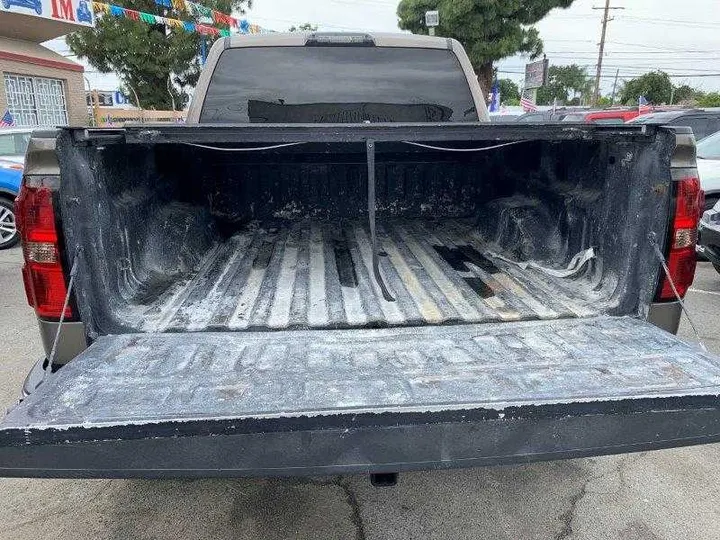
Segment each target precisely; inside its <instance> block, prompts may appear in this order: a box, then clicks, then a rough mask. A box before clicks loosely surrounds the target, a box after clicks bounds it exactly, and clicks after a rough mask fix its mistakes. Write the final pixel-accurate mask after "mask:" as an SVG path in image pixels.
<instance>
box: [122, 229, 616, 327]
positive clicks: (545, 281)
mask: <svg viewBox="0 0 720 540" xmlns="http://www.w3.org/2000/svg"><path fill="white" fill-rule="evenodd" d="M378 248H379V250H380V253H381V257H380V259H381V269H382V274H383V276H384V279H385V283H386V284H387V286H388V288H389V289H390V292H391V293H392V295H393V296H394V297H395V298H396V301H394V302H391V301H386V300H385V299H384V298H383V296H382V293H381V290H380V288H379V287H378V285H377V283H376V282H375V279H374V278H373V274H372V248H371V243H370V235H369V232H368V228H367V223H366V222H360V221H358V222H345V223H342V224H341V223H333V224H329V223H320V222H313V221H304V222H296V223H293V224H291V225H288V224H287V222H286V223H285V224H273V225H268V224H263V225H262V226H261V225H257V224H256V225H253V226H249V227H247V228H246V229H244V230H243V231H242V232H239V233H237V234H235V235H234V236H233V237H232V238H230V239H229V240H228V241H227V242H224V243H222V244H218V245H217V246H216V247H215V248H214V249H213V250H211V252H210V253H209V254H208V255H207V257H206V258H205V260H204V261H203V263H202V265H201V267H200V269H199V271H198V272H197V274H196V275H195V276H194V277H193V278H192V279H190V280H188V281H186V282H184V283H179V284H177V285H176V286H174V287H172V288H171V289H169V290H168V291H166V292H165V293H164V294H163V295H162V296H161V297H160V298H159V299H158V300H157V301H155V302H154V303H152V304H150V305H136V306H134V308H133V309H129V310H127V312H126V316H127V317H129V318H132V319H133V320H128V322H129V323H131V324H136V325H138V327H140V328H141V329H143V330H145V331H163V330H174V329H177V330H180V329H182V330H228V329H230V330H244V329H279V328H347V327H367V326H370V327H372V326H393V325H418V324H442V323H451V322H452V323H474V322H491V321H505V320H532V319H554V318H563V317H578V316H591V315H596V314H599V313H601V312H602V311H603V310H605V309H607V307H608V305H607V299H608V297H609V296H610V293H609V292H608V290H607V284H605V287H603V286H602V285H601V280H600V276H599V273H600V269H599V268H598V267H597V265H594V264H590V265H588V267H587V269H586V271H585V272H584V273H582V274H580V275H579V276H577V277H575V278H572V279H571V278H556V277H550V276H548V275H545V274H543V273H542V272H539V271H537V270H532V269H522V268H520V267H519V266H518V265H515V264H512V263H509V262H506V261H503V260H501V259H498V258H495V257H493V256H492V255H490V250H489V248H488V247H487V246H486V245H484V243H483V242H482V240H481V239H480V238H479V236H478V235H477V233H476V231H475V230H474V228H473V226H472V223H471V222H470V221H464V220H448V219H445V220H438V221H430V220H398V221H390V222H388V221H383V222H380V223H378Z"/></svg>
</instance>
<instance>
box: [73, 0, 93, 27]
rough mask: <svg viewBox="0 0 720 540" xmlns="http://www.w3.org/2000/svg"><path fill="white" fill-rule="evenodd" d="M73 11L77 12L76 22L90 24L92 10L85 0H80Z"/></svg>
mask: <svg viewBox="0 0 720 540" xmlns="http://www.w3.org/2000/svg"><path fill="white" fill-rule="evenodd" d="M75 13H76V14H77V20H78V22H85V23H88V24H92V12H91V11H90V8H89V7H88V5H87V2H86V1H85V0H80V3H79V4H78V8H77V11H76V12H75Z"/></svg>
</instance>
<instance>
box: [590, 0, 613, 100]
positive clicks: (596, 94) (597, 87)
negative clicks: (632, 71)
mask: <svg viewBox="0 0 720 540" xmlns="http://www.w3.org/2000/svg"><path fill="white" fill-rule="evenodd" d="M609 13H610V0H605V10H604V11H603V20H602V31H601V32H600V50H599V51H598V61H597V72H596V73H595V92H593V105H597V102H598V97H600V76H601V75H602V61H603V52H604V51H605V32H606V31H607V23H608V14H609Z"/></svg>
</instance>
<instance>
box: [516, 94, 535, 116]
mask: <svg viewBox="0 0 720 540" xmlns="http://www.w3.org/2000/svg"><path fill="white" fill-rule="evenodd" d="M520 106H521V107H522V109H523V111H525V112H535V111H537V110H538V108H537V105H535V103H533V101H532V99H530V98H528V97H525V92H523V95H522V97H521V98H520Z"/></svg>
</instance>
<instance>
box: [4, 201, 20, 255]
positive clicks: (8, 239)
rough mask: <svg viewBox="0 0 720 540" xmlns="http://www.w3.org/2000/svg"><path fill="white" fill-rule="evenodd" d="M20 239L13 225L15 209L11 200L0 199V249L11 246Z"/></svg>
mask: <svg viewBox="0 0 720 540" xmlns="http://www.w3.org/2000/svg"><path fill="white" fill-rule="evenodd" d="M19 241H20V233H19V232H18V230H17V228H16V226H15V209H14V207H13V203H12V201H9V200H7V199H0V249H7V248H11V247H13V246H14V245H15V244H17V243H18V242H19Z"/></svg>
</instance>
